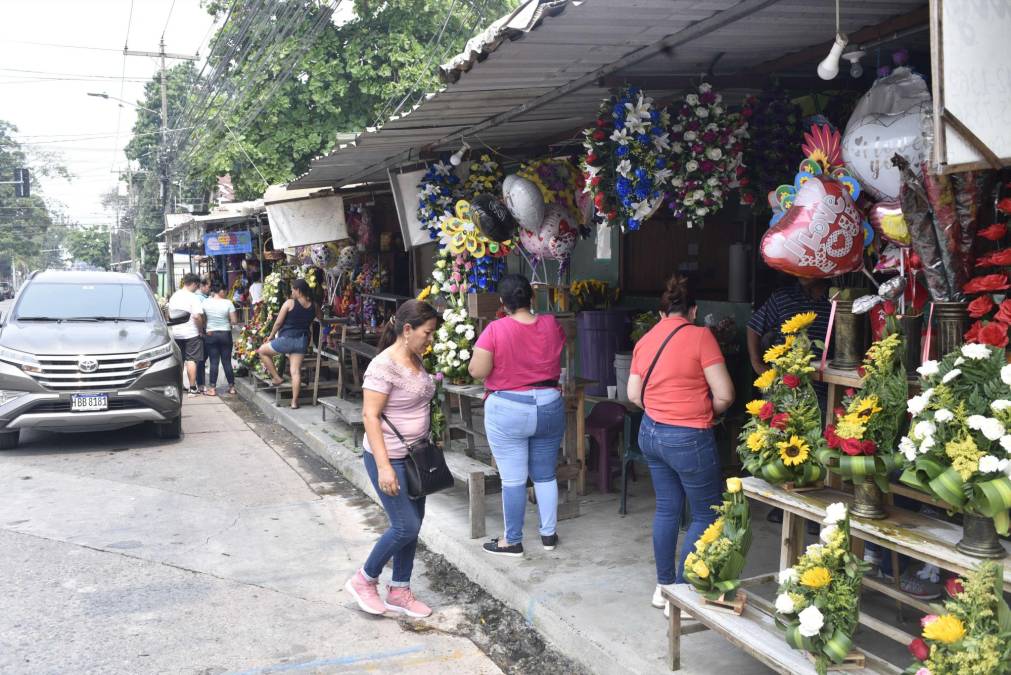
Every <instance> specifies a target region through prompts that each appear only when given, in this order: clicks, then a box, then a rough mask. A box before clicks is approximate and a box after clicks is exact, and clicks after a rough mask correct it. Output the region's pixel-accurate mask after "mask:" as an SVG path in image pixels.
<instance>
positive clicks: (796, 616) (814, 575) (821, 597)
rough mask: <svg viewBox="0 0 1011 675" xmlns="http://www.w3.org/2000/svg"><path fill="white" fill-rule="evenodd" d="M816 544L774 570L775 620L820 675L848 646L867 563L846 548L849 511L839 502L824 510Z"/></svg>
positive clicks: (788, 641) (854, 625) (839, 660)
mask: <svg viewBox="0 0 1011 675" xmlns="http://www.w3.org/2000/svg"><path fill="white" fill-rule="evenodd" d="M823 523H824V524H823V526H822V530H821V535H820V538H821V543H817V544H811V545H810V546H808V547H807V550H806V552H805V553H804V555H802V556H801V557H800V560H798V561H797V564H796V565H794V566H793V567H788V568H787V569H785V570H783V571H781V572H780V573H779V593H778V595H777V597H776V622H777V623H778V624H780V625H781V626H783V627H784V628H785V629H786V642H787V644H789V645H790V646H791V647H793V648H794V649H803V650H806V651H807V652H808V653H810V654H811V655H812V656H813V657H814V660H815V670H817V671H818V673H819V674H820V675H825V673H826V672H827V670H828V666H829V664H830V663H842V662H843V661H844V660H845V659H846V657H847V655H849V653H850V650H852V649H853V633H854V631H856V628H857V621H858V619H859V616H860V583H861V580H862V578H863V576H864V572H866V571H867V569H868V568H869V567H870V565H869V564H868V563H865V562H864V561H863V560H862V559H861V558H859V557H857V556H855V555H853V553H851V552H850V524H849V513H848V511H847V509H846V505H845V504H843V503H842V502H838V503H835V504H831V505H829V507H828V508H827V509H826V510H825V519H824V520H823Z"/></svg>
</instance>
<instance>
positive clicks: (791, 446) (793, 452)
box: [776, 434, 811, 466]
mask: <svg viewBox="0 0 1011 675" xmlns="http://www.w3.org/2000/svg"><path fill="white" fill-rule="evenodd" d="M776 447H777V448H779V456H780V457H781V458H782V460H783V464H786V465H787V466H797V465H798V464H803V463H804V462H806V461H807V458H808V456H809V455H810V454H811V452H810V451H811V448H810V447H809V446H808V444H807V441H805V440H804V439H803V438H801V437H800V436H797V435H796V434H794V435H793V436H790V440H788V441H780V442H779V443H776Z"/></svg>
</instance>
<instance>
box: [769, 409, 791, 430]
mask: <svg viewBox="0 0 1011 675" xmlns="http://www.w3.org/2000/svg"><path fill="white" fill-rule="evenodd" d="M789 422H790V416H789V415H788V414H787V413H779V414H778V415H773V416H772V421H771V422H769V426H770V427H772V428H773V429H779V430H780V431H782V430H783V429H785V428H786V425H787V424H788V423H789Z"/></svg>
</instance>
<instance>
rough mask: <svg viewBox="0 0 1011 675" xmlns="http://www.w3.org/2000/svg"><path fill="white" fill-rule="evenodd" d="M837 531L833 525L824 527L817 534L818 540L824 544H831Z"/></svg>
mask: <svg viewBox="0 0 1011 675" xmlns="http://www.w3.org/2000/svg"><path fill="white" fill-rule="evenodd" d="M838 531H839V528H838V527H836V526H835V525H828V526H826V527H823V528H821V532H819V533H818V538H819V539H821V540H822V541H823V542H825V543H826V544H831V543H832V537H834V536H835V534H836V532H838Z"/></svg>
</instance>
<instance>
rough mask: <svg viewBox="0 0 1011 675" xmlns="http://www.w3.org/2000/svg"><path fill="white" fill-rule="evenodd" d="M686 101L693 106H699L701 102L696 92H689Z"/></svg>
mask: <svg viewBox="0 0 1011 675" xmlns="http://www.w3.org/2000/svg"><path fill="white" fill-rule="evenodd" d="M685 103H687V104H688V105H690V106H693V107H694V106H697V105H698V104H699V97H698V96H696V95H695V94H688V95H687V96H685Z"/></svg>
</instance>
